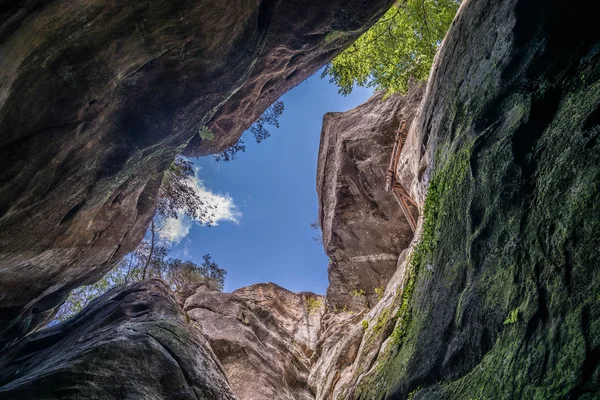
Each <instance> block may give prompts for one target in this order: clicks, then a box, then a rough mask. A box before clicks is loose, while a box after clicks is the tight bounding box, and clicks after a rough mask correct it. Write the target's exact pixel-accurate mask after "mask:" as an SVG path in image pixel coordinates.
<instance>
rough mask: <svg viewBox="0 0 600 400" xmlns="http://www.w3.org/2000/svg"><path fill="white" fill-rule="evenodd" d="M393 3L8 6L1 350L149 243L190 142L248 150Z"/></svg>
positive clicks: (242, 0) (2, 51) (211, 148)
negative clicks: (251, 133) (174, 166)
mask: <svg viewBox="0 0 600 400" xmlns="http://www.w3.org/2000/svg"><path fill="white" fill-rule="evenodd" d="M391 3H392V1H391V0H376V1H371V2H368V3H365V2H363V1H361V0H350V1H342V0H334V1H328V2H322V1H316V0H308V1H307V0H302V1H300V0H285V1H271V0H263V1H255V0H253V1H250V0H233V1H227V2H223V1H217V0H201V1H196V0H194V1H192V0H182V1H177V2H156V1H147V0H143V1H136V2H114V1H107V0H77V1H69V2H56V1H54V2H48V1H41V0H35V1H28V2H25V3H22V2H17V1H10V0H9V1H8V2H7V1H4V2H2V5H1V6H0V348H1V347H3V344H4V343H6V342H9V341H11V340H13V339H15V338H19V337H21V336H23V335H24V334H26V333H27V332H28V331H31V330H32V329H35V328H36V327H37V326H39V325H40V324H42V323H43V322H44V321H46V320H47V318H48V317H49V315H51V313H52V310H53V308H54V307H55V306H56V305H57V304H59V303H60V302H61V301H62V300H63V299H64V297H65V296H66V295H67V293H68V291H69V290H70V289H72V288H74V287H77V286H79V285H81V284H84V283H91V282H93V281H94V280H96V279H98V278H99V277H100V276H102V275H103V274H104V273H105V272H106V271H108V270H109V269H110V268H111V267H112V266H113V265H114V264H115V263H116V262H117V261H118V260H119V259H120V258H121V257H122V256H123V255H124V254H126V253H127V252H128V251H130V250H132V249H133V248H134V247H135V246H136V245H137V243H138V242H139V241H140V240H141V238H142V235H143V233H144V231H145V229H146V227H147V225H148V223H149V220H150V218H151V216H152V215H153V212H154V207H155V202H156V193H157V190H158V187H159V185H160V183H161V179H162V173H163V171H164V170H165V169H166V168H167V167H168V165H169V164H170V163H171V162H172V160H173V159H174V157H175V156H176V155H177V154H179V153H181V152H182V151H183V150H184V149H185V148H186V146H188V143H190V142H191V143H190V146H188V153H190V154H208V153H211V152H215V151H219V150H222V149H223V148H224V147H226V146H227V145H228V144H231V143H233V142H235V141H236V140H237V138H238V137H239V136H240V135H241V133H242V130H243V129H244V128H245V127H247V126H248V125H249V124H250V123H251V122H252V121H253V120H254V118H255V117H256V116H258V115H260V113H261V112H262V111H263V110H264V109H265V108H266V107H267V106H268V105H269V104H270V102H271V101H272V100H274V99H276V98H278V97H279V96H281V95H282V94H283V93H284V92H285V91H286V90H288V89H290V88H291V87H293V86H294V85H296V84H297V83H299V82H300V81H301V80H303V79H304V78H306V77H308V76H309V75H310V74H312V73H313V72H314V71H316V70H317V69H318V68H320V67H321V66H322V65H324V64H325V63H326V62H327V61H328V60H330V59H331V58H332V57H333V56H335V55H336V54H337V53H338V52H340V51H341V50H342V49H343V48H344V47H345V46H347V45H348V44H349V43H350V42H351V41H352V40H353V39H355V38H356V37H357V36H358V35H359V34H360V33H361V32H363V31H364V30H365V29H367V28H368V27H369V26H370V25H371V24H373V23H374V22H375V21H376V20H377V18H378V17H379V16H380V15H381V14H382V13H383V12H384V11H385V10H386V8H387V7H389V6H390V5H391ZM299 15H301V16H302V18H298V16H299ZM332 32H333V33H334V34H335V35H334V37H335V40H331V39H330V38H331V36H328V35H329V34H330V33H332ZM340 32H342V34H340ZM206 125H209V126H210V127H211V128H212V129H213V130H214V133H215V135H216V136H215V139H214V142H213V143H202V144H199V143H198V141H199V135H198V134H197V133H198V130H199V129H200V127H203V126H206ZM194 138H195V139H194ZM194 143H195V144H194Z"/></svg>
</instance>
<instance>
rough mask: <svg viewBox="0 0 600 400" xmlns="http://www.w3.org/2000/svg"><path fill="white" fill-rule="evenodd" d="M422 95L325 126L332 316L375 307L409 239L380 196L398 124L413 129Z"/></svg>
mask: <svg viewBox="0 0 600 400" xmlns="http://www.w3.org/2000/svg"><path fill="white" fill-rule="evenodd" d="M422 93H423V89H422V88H420V87H416V86H415V87H413V88H412V89H411V90H410V92H409V94H408V95H406V96H401V95H398V94H396V95H392V96H390V97H389V98H387V99H386V100H385V101H384V100H382V97H383V94H382V93H380V94H377V95H375V96H373V97H372V98H371V99H369V100H368V101H367V102H366V103H364V104H362V105H360V106H358V107H356V108H355V109H353V110H350V111H347V112H344V113H328V114H326V115H325V117H324V118H323V130H322V132H321V145H320V147H319V157H318V168H317V194H318V196H319V221H320V223H321V229H322V232H323V246H324V247H325V252H326V253H327V255H328V256H329V257H330V263H329V266H328V275H329V288H328V289H327V302H328V305H329V307H330V308H332V309H339V310H343V309H346V310H350V311H355V312H357V311H360V310H361V309H363V308H365V307H371V306H373V305H374V304H375V303H377V300H378V297H379V296H380V294H378V293H376V289H378V291H379V290H381V291H383V289H384V288H385V287H386V285H387V283H388V281H389V280H390V278H391V276H392V275H393V274H394V272H395V271H396V267H397V265H396V264H397V261H398V256H399V254H400V253H401V252H402V250H404V249H405V248H406V247H408V245H409V243H410V241H411V240H412V237H413V232H412V229H411V227H410V225H409V224H408V221H407V220H406V218H405V216H404V214H403V213H402V210H401V208H400V207H399V205H398V201H397V200H396V198H395V197H394V195H393V194H392V193H387V192H385V185H386V172H387V170H388V165H389V163H390V157H391V155H392V150H393V148H394V144H395V142H396V140H395V139H396V134H397V132H398V130H399V128H400V124H401V122H402V121H406V123H407V125H408V126H410V124H411V122H412V120H413V119H414V117H415V115H416V111H417V108H418V106H419V104H420V101H421V97H422Z"/></svg>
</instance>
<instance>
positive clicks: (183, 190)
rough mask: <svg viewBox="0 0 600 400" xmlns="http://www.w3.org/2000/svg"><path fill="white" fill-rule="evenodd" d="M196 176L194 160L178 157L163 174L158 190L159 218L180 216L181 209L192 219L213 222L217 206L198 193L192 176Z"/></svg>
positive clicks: (157, 212)
mask: <svg viewBox="0 0 600 400" xmlns="http://www.w3.org/2000/svg"><path fill="white" fill-rule="evenodd" d="M193 176H194V168H193V165H192V162H191V161H189V160H188V159H186V158H184V157H177V158H176V159H175V161H173V163H172V164H171V165H170V166H169V168H168V169H167V171H165V174H164V176H163V181H162V183H161V185H160V189H159V191H158V203H157V206H156V214H157V216H158V218H159V219H165V218H175V219H177V218H178V215H179V211H180V210H182V211H183V213H184V214H185V215H187V216H188V217H189V218H191V219H197V220H200V221H206V224H207V225H210V224H211V223H212V218H213V216H214V212H215V210H216V206H214V205H210V204H208V203H207V202H206V201H205V200H204V199H202V198H201V197H200V196H199V195H198V191H197V188H196V187H195V184H194V182H193V181H192V180H191V178H192V177H193Z"/></svg>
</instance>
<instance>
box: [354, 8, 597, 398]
mask: <svg viewBox="0 0 600 400" xmlns="http://www.w3.org/2000/svg"><path fill="white" fill-rule="evenodd" d="M592 14H593V13H592V11H591V10H590V8H589V3H588V2H585V1H575V2H571V3H568V4H567V3H564V2H556V1H552V2H541V1H534V2H531V1H529V2H525V1H520V0H513V1H506V2H495V1H487V0H481V1H471V2H467V3H465V4H463V6H462V9H461V12H460V13H459V16H458V17H457V19H456V20H455V22H454V25H453V27H452V28H451V31H450V32H449V34H448V37H447V38H446V40H445V42H444V45H443V47H442V50H441V51H440V54H439V56H438V60H437V63H436V66H435V67H434V69H433V71H432V78H431V81H430V84H429V87H428V91H427V95H426V99H425V101H424V103H423V106H422V110H421V115H420V118H419V120H418V121H417V126H416V128H415V133H416V134H417V135H418V139H419V141H420V143H421V144H422V148H423V152H422V153H421V155H420V156H421V161H422V162H421V165H422V164H423V163H424V162H426V163H427V165H428V167H427V169H426V170H423V171H420V172H419V173H416V174H415V175H417V176H419V178H420V182H421V184H423V185H428V187H429V189H428V194H427V200H426V202H425V207H424V210H425V212H424V214H425V215H424V221H423V229H422V236H421V240H420V242H419V244H418V245H417V246H416V247H415V248H414V251H413V259H412V264H411V268H412V269H411V274H412V277H413V278H412V279H408V280H407V282H408V284H407V286H406V287H405V288H404V292H403V294H401V295H402V296H403V298H404V299H406V300H407V301H408V302H407V303H406V304H404V302H403V304H402V306H401V308H400V311H399V312H400V313H402V315H400V316H399V318H398V323H397V326H396V328H395V330H394V333H392V338H394V335H395V337H396V340H394V341H392V346H390V348H389V351H387V352H385V353H383V354H382V355H381V356H380V357H379V360H378V364H379V366H378V368H375V369H373V370H372V371H371V373H370V374H369V375H368V376H367V377H366V378H365V379H363V380H362V381H361V385H359V387H358V388H357V390H356V391H355V398H360V399H381V398H407V397H409V395H410V397H411V398H414V399H415V400H416V399H425V398H427V399H431V398H444V399H515V398H523V399H564V398H582V399H588V398H590V399H591V398H597V397H598V396H599V390H600V369H599V362H600V334H599V329H600V277H599V276H598V275H597V274H596V272H597V266H598V261H597V260H598V259H599V258H600V246H599V245H600V238H599V236H598V235H597V232H599V231H600V203H599V198H598V197H599V196H598V194H599V182H600V162H599V161H600V153H599V150H600V146H599V145H598V136H599V133H600V111H599V110H600V108H599V106H600V57H599V54H598V52H599V51H600V31H599V30H598V29H596V28H595V25H596V24H595V22H594V21H593V18H592ZM413 284H414V287H413Z"/></svg>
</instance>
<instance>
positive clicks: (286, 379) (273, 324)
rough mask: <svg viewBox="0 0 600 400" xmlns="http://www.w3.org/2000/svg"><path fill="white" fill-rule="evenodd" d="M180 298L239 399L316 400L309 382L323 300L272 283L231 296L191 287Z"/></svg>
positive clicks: (259, 285) (320, 297) (236, 292)
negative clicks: (198, 326) (200, 329)
mask: <svg viewBox="0 0 600 400" xmlns="http://www.w3.org/2000/svg"><path fill="white" fill-rule="evenodd" d="M178 297H179V298H180V301H181V302H182V307H183V309H184V310H185V311H186V312H187V313H188V315H189V316H190V318H191V319H192V320H194V321H196V322H197V323H198V324H199V325H200V326H201V327H202V332H203V334H204V336H205V337H206V339H207V340H208V342H209V343H210V345H211V346H212V349H213V350H214V352H215V354H216V355H217V357H218V359H219V361H220V362H221V364H222V365H223V368H224V370H225V373H226V375H227V377H228V379H229V382H230V383H231V386H232V388H233V391H234V393H235V394H236V396H237V397H238V398H239V399H240V400H254V399H281V400H311V399H314V395H313V394H312V392H311V390H310V388H309V386H308V383H307V381H308V374H309V371H310V368H311V362H310V358H311V357H312V356H313V354H314V352H315V349H316V344H317V343H316V339H317V335H318V333H319V332H320V328H321V324H320V320H321V316H322V314H323V312H324V309H325V308H324V299H323V298H322V296H317V295H315V294H312V293H292V292H290V291H288V290H286V289H283V288H281V287H279V286H277V285H275V284H272V283H268V284H258V285H253V286H248V287H245V288H241V289H239V290H236V291H235V292H233V293H222V292H218V291H211V290H208V289H207V288H206V286H199V287H196V288H191V287H190V288H186V289H184V290H183V291H182V293H180V294H179V295H178ZM309 299H312V301H309Z"/></svg>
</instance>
